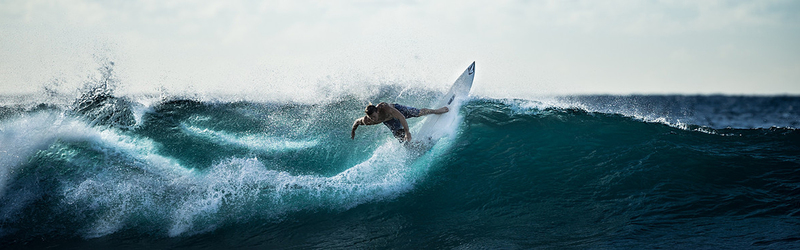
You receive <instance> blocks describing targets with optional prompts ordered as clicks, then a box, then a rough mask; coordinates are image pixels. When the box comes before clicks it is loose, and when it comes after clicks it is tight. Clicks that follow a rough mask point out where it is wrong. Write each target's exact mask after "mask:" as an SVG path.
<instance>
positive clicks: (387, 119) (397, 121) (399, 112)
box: [350, 102, 450, 142]
mask: <svg viewBox="0 0 800 250" xmlns="http://www.w3.org/2000/svg"><path fill="white" fill-rule="evenodd" d="M447 111H450V109H448V108H447V107H441V108H439V109H425V108H424V109H417V108H414V107H409V106H403V105H400V104H396V103H395V104H388V103H385V102H381V103H379V104H378V106H375V105H372V103H370V104H369V105H368V106H367V108H366V109H364V112H365V113H367V115H365V116H364V117H361V118H358V119H356V121H355V122H354V123H353V130H352V131H351V132H350V139H355V138H356V128H358V126H359V125H375V124H379V123H383V124H384V125H386V127H389V129H390V130H392V134H393V135H394V137H395V138H397V139H398V140H400V142H403V141H411V132H409V129H408V122H406V118H411V117H420V116H424V115H429V114H437V115H438V114H444V113H447Z"/></svg>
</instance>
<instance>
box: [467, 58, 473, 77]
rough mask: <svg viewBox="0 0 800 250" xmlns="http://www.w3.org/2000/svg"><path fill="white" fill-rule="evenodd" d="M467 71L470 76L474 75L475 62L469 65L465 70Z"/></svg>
mask: <svg viewBox="0 0 800 250" xmlns="http://www.w3.org/2000/svg"><path fill="white" fill-rule="evenodd" d="M467 70H469V74H470V75H472V74H475V61H472V64H470V65H469V68H467Z"/></svg>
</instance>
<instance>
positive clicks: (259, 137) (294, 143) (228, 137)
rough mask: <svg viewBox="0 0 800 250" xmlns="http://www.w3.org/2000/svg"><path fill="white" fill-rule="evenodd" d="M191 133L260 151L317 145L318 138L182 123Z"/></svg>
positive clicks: (223, 143) (183, 127) (215, 141)
mask: <svg viewBox="0 0 800 250" xmlns="http://www.w3.org/2000/svg"><path fill="white" fill-rule="evenodd" d="M181 128H182V129H183V130H184V131H186V132H187V133H189V134H192V135H194V136H197V137H201V138H205V139H207V140H209V141H212V142H214V143H217V144H221V145H236V146H239V147H245V148H249V149H253V150H260V151H281V150H298V149H304V148H310V147H314V146H316V145H317V144H318V143H319V142H318V140H289V139H285V138H279V137H271V136H266V135H263V134H235V133H228V132H224V131H216V130H211V129H207V128H199V127H195V126H191V125H187V124H181Z"/></svg>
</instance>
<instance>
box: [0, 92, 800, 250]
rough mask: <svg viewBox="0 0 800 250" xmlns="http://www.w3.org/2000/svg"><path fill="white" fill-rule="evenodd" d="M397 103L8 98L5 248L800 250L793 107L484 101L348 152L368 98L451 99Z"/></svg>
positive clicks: (1, 114) (370, 134)
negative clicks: (454, 116) (405, 141)
mask: <svg viewBox="0 0 800 250" xmlns="http://www.w3.org/2000/svg"><path fill="white" fill-rule="evenodd" d="M401 91H403V90H402V89H401V88H398V87H392V86H387V87H385V88H383V89H381V91H379V92H380V93H379V94H377V95H375V96H371V97H370V99H369V100H364V99H360V98H357V97H352V96H342V97H340V98H337V99H334V100H332V101H325V102H323V103H318V104H303V103H272V102H252V101H239V100H237V99H235V98H230V99H229V100H230V101H226V100H228V99H225V98H224V97H221V98H216V99H215V100H213V101H210V100H201V99H197V98H186V97H178V96H160V97H146V96H138V97H125V96H123V97H117V96H114V95H113V92H111V91H87V92H85V94H83V95H82V96H79V97H76V98H74V99H69V98H67V99H69V101H66V102H56V101H47V100H39V101H36V98H27V97H25V96H6V97H3V100H2V103H3V105H2V107H0V164H2V165H0V178H1V180H0V186H1V187H0V243H1V244H2V245H3V246H4V247H3V248H4V249H5V248H45V247H56V248H81V249H82V248H96V247H106V248H110V247H114V248H145V247H148V248H149V247H156V248H220V247H240V248H241V247H253V248H326V249H327V248H400V249H406V248H467V249H472V248H481V249H485V248H488V249H498V248H500V249H507V248H512V249H513V248H579V249H585V248H639V249H641V248H656V247H661V248H711V249H718V248H754V247H764V248H773V249H797V248H798V247H800V133H799V132H798V131H797V130H796V127H797V126H798V122H800V98H799V97H791V96H774V97H749V96H566V97H550V98H541V99H533V100H519V99H517V100H506V99H502V100H499V99H492V98H481V97H475V98H473V99H471V100H470V101H468V102H467V103H466V104H465V105H464V106H463V108H462V109H461V110H460V115H461V117H462V119H463V122H462V124H461V125H460V126H459V127H458V128H457V129H456V131H455V132H456V133H455V135H454V136H451V137H446V138H443V139H441V140H440V141H438V143H437V144H436V145H435V146H434V147H433V148H431V149H430V150H428V151H425V152H423V153H424V154H419V152H415V151H414V150H410V149H408V148H406V147H405V146H403V145H401V144H400V143H398V142H397V141H396V140H394V139H393V138H392V136H391V133H390V132H389V131H388V130H387V129H386V128H385V127H383V126H368V127H360V128H359V130H358V131H357V136H356V140H350V137H349V134H350V126H351V125H352V122H353V120H354V119H356V118H358V117H359V116H361V115H363V111H362V110H363V108H364V107H363V106H364V103H366V102H367V101H372V102H373V103H376V102H379V101H388V102H401V103H403V104H407V105H412V106H417V107H426V105H428V103H429V101H427V100H431V99H432V98H434V97H436V96H437V95H438V94H439V93H437V92H427V91H423V90H415V91H411V92H414V93H413V95H409V94H408V93H410V92H408V90H406V93H405V94H404V95H403V96H401V97H398V96H399V93H400V92H401ZM409 96H411V97H409ZM409 121H410V125H411V127H412V131H414V128H415V126H416V125H419V124H421V121H422V118H418V119H411V120H409Z"/></svg>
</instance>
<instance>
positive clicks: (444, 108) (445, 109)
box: [442, 107, 450, 113]
mask: <svg viewBox="0 0 800 250" xmlns="http://www.w3.org/2000/svg"><path fill="white" fill-rule="evenodd" d="M442 110H443V111H444V113H447V112H449V111H450V108H448V107H443V108H442Z"/></svg>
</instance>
